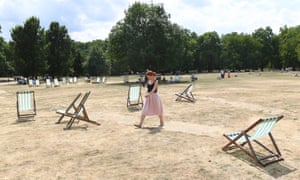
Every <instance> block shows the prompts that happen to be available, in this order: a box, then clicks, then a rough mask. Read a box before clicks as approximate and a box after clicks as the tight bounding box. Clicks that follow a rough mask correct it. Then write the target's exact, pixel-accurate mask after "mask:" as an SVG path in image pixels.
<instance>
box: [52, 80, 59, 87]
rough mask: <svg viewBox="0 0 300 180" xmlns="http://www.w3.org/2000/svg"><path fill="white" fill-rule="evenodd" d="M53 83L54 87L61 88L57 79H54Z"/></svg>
mask: <svg viewBox="0 0 300 180" xmlns="http://www.w3.org/2000/svg"><path fill="white" fill-rule="evenodd" d="M53 82H54V87H59V81H58V79H57V78H54V80H53Z"/></svg>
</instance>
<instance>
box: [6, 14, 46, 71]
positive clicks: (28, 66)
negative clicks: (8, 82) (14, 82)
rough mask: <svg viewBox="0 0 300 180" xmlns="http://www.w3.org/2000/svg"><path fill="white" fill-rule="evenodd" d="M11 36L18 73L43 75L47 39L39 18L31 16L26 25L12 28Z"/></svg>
mask: <svg viewBox="0 0 300 180" xmlns="http://www.w3.org/2000/svg"><path fill="white" fill-rule="evenodd" d="M11 37H12V46H13V48H14V55H15V70H16V73H19V74H21V75H23V76H37V75H43V74H44V73H45V71H46V61H45V58H44V57H45V55H44V48H45V39H44V29H43V28H41V26H40V21H39V19H38V18H37V17H31V18H29V19H28V20H26V21H25V23H24V26H16V27H15V28H13V29H12V32H11Z"/></svg>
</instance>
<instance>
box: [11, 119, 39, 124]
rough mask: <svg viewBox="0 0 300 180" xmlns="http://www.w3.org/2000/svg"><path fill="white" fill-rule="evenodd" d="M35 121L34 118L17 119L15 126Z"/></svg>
mask: <svg viewBox="0 0 300 180" xmlns="http://www.w3.org/2000/svg"><path fill="white" fill-rule="evenodd" d="M33 121H35V119H34V118H32V117H31V118H20V119H16V121H15V122H14V123H13V124H22V123H28V122H33Z"/></svg>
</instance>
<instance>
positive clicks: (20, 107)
mask: <svg viewBox="0 0 300 180" xmlns="http://www.w3.org/2000/svg"><path fill="white" fill-rule="evenodd" d="M16 94H17V116H18V119H21V118H28V117H34V116H35V115H36V103H35V94H34V91H18V92H17V93H16Z"/></svg>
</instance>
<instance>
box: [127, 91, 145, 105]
mask: <svg viewBox="0 0 300 180" xmlns="http://www.w3.org/2000/svg"><path fill="white" fill-rule="evenodd" d="M140 105H141V107H143V98H142V94H141V86H140V85H130V86H129V90H128V97H127V108H128V107H129V106H140Z"/></svg>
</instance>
